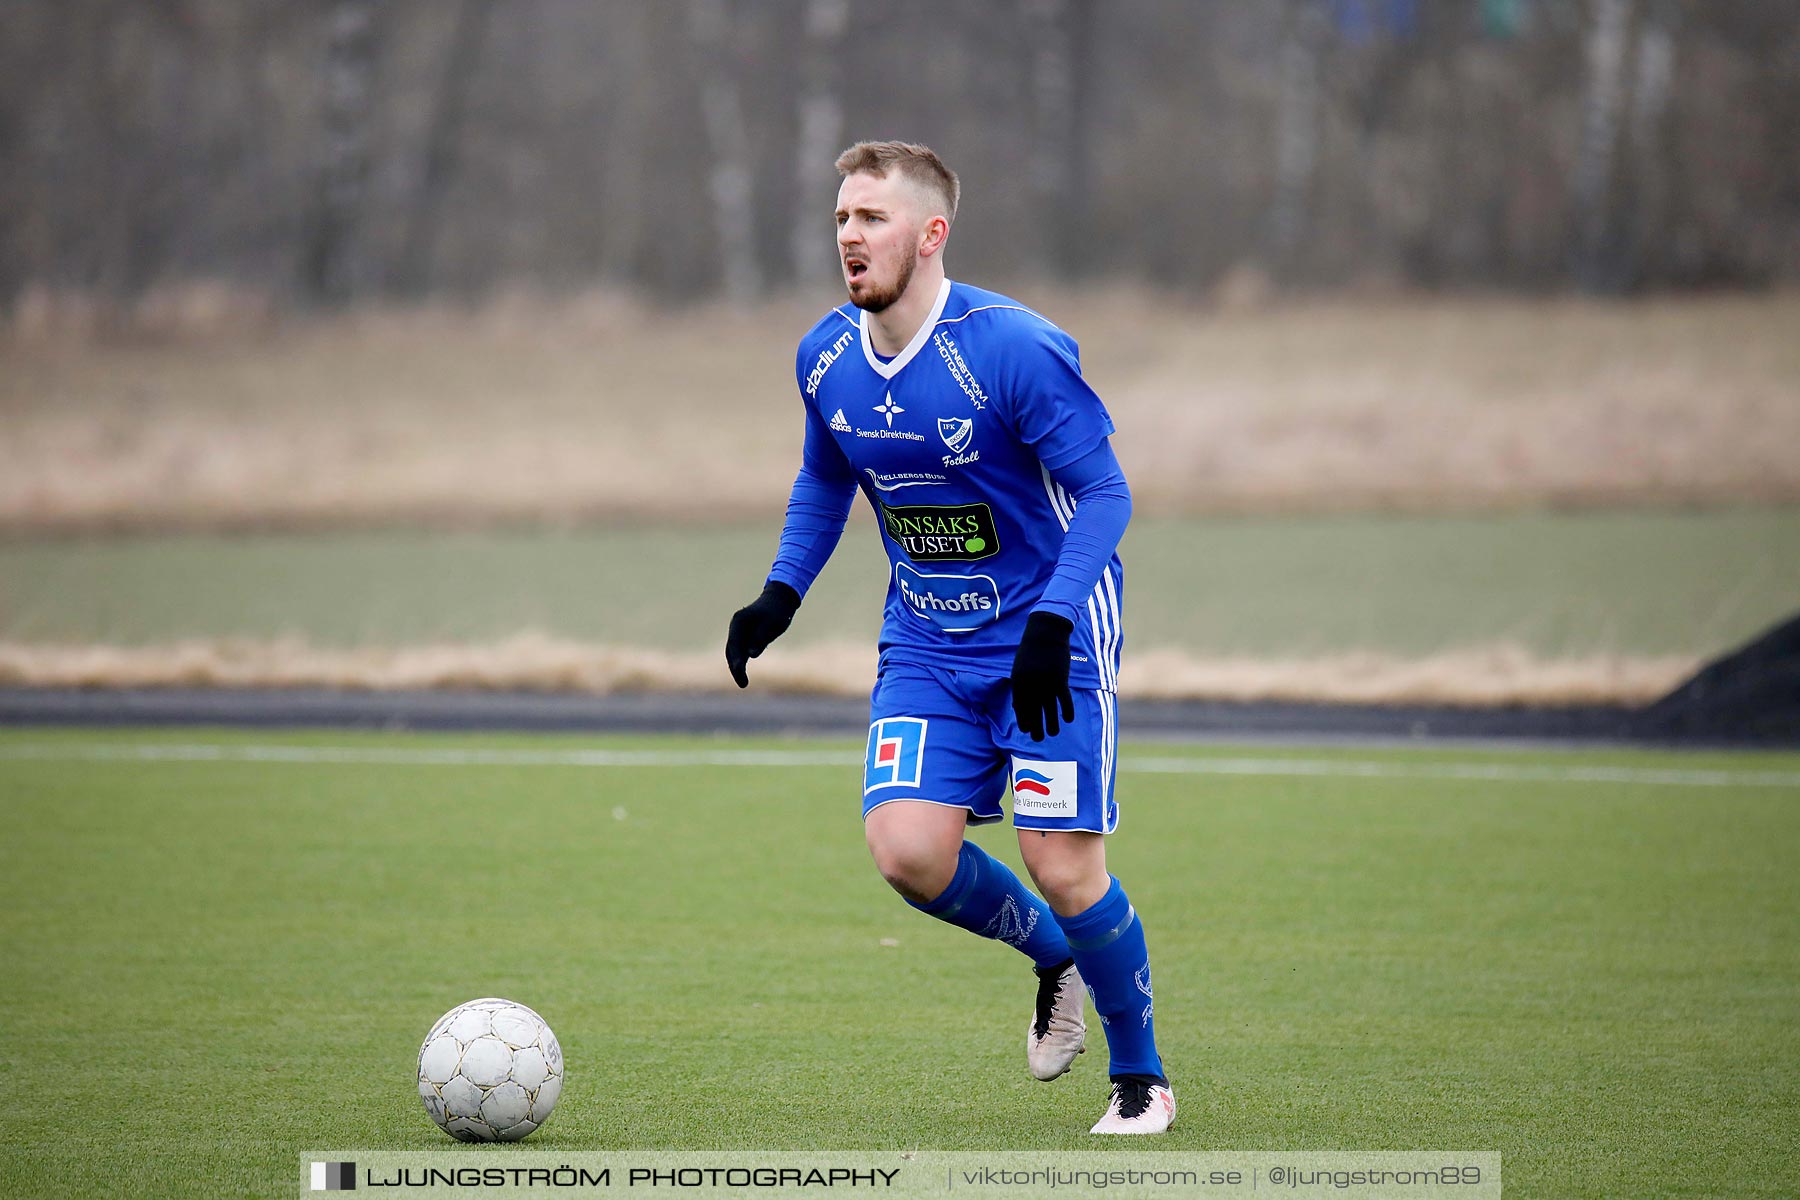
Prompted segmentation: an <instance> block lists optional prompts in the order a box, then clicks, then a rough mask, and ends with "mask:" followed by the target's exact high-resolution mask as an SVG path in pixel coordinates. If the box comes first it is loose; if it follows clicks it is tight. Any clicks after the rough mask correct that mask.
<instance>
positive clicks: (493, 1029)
mask: <svg viewBox="0 0 1800 1200" xmlns="http://www.w3.org/2000/svg"><path fill="white" fill-rule="evenodd" d="M562 1083H563V1056H562V1047H561V1046H559V1045H557V1043H556V1035H555V1034H554V1033H551V1032H550V1026H548V1025H546V1024H545V1023H544V1018H542V1017H540V1016H538V1015H537V1014H536V1013H535V1012H532V1011H531V1010H530V1009H529V1008H526V1007H525V1006H524V1005H523V1004H514V1003H513V1002H512V1001H511V1000H501V999H498V998H495V997H491V996H490V997H487V998H486V999H482V1000H471V1001H469V1002H468V1003H467V1004H459V1005H457V1006H456V1007H455V1008H453V1009H451V1010H450V1011H449V1012H447V1013H445V1014H444V1015H443V1016H441V1017H439V1018H438V1022H437V1024H435V1025H433V1026H432V1027H431V1032H430V1033H428V1034H426V1035H425V1044H424V1045H423V1046H421V1047H419V1099H420V1100H422V1101H424V1102H425V1111H426V1112H428V1113H430V1114H431V1119H432V1120H433V1121H436V1122H437V1124H438V1128H440V1129H442V1130H443V1131H444V1132H445V1133H447V1134H449V1135H450V1136H451V1137H453V1138H456V1139H457V1140H458V1141H464V1142H516V1141H518V1140H519V1139H520V1138H522V1137H524V1136H525V1135H527V1134H529V1133H530V1132H531V1131H532V1130H534V1129H536V1128H537V1127H538V1126H539V1125H542V1124H543V1123H544V1118H546V1117H548V1116H549V1115H550V1110H551V1109H553V1108H555V1107H556V1098H557V1097H558V1096H560V1095H562Z"/></svg>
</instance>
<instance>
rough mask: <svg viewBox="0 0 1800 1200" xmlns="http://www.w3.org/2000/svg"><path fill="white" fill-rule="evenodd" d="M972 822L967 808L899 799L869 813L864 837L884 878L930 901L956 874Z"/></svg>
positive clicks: (864, 823)
mask: <svg viewBox="0 0 1800 1200" xmlns="http://www.w3.org/2000/svg"><path fill="white" fill-rule="evenodd" d="M968 823H969V814H968V811H967V810H966V809H962V808H954V807H951V806H949V805H945V804H926V803H923V802H921V801H918V800H896V801H893V802H892V803H888V804H883V805H881V806H880V807H878V808H876V809H874V810H873V811H871V812H870V813H869V815H868V817H867V818H866V819H865V820H864V821H863V836H864V838H865V839H866V840H867V842H868V844H869V854H870V856H871V857H872V858H874V860H875V866H876V869H877V870H879V871H880V872H881V874H882V876H883V878H885V879H887V880H888V882H889V883H891V884H893V885H894V886H896V887H904V888H905V889H906V890H907V891H909V892H912V893H916V894H917V895H918V897H919V898H921V899H926V900H929V899H931V898H932V897H934V896H937V895H939V894H940V893H942V892H943V890H944V889H945V888H947V887H949V886H950V881H951V880H952V879H954V878H955V877H956V863H957V856H958V855H959V854H960V853H961V851H962V843H963V832H964V830H965V829H967V827H968Z"/></svg>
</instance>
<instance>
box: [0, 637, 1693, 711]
mask: <svg viewBox="0 0 1800 1200" xmlns="http://www.w3.org/2000/svg"><path fill="white" fill-rule="evenodd" d="M1698 665H1699V663H1698V661H1697V660H1696V659H1693V658H1689V657H1684V656H1672V657H1658V658H1633V657H1623V656H1601V655H1596V656H1591V657H1586V658H1579V659H1544V658H1539V657H1536V656H1534V655H1532V654H1530V653H1529V652H1527V651H1524V650H1521V649H1519V648H1517V647H1512V646H1504V645H1494V646H1485V647H1475V648H1470V649H1466V650H1460V651H1455V652H1450V653H1443V654H1437V655H1432V656H1429V657H1426V658H1422V659H1404V658H1399V657H1395V656H1390V655H1382V654H1374V653H1353V654H1340V655H1333V656H1330V657H1324V658H1317V659H1289V660H1282V659H1274V660H1269V659H1252V658H1199V657H1196V656H1194V655H1192V654H1189V653H1188V652H1186V651H1180V650H1171V649H1165V650H1150V651H1147V652H1144V653H1140V654H1135V655H1133V656H1131V657H1130V658H1129V659H1128V660H1127V662H1126V664H1125V668H1124V670H1123V672H1122V673H1121V675H1120V679H1119V687H1120V692H1121V694H1123V695H1125V696H1128V697H1145V698H1158V699H1179V698H1201V699H1214V700H1245V701H1250V700H1294V701H1323V702H1341V703H1355V704H1466V705H1497V704H1536V705H1556V704H1594V703H1642V702H1646V701H1649V700H1653V699H1655V698H1656V697H1658V696H1660V695H1662V694H1663V693H1665V692H1667V691H1668V690H1669V689H1670V688H1672V687H1674V686H1675V685H1676V684H1677V683H1679V682H1680V681H1681V680H1682V679H1683V678H1685V677H1686V676H1687V675H1688V674H1689V673H1691V672H1692V671H1693V670H1694V669H1695V668H1696V667H1697V666H1698ZM874 669H875V654H874V650H873V648H872V647H870V646H868V645H851V644H844V643H839V644H827V645H813V646H792V647H777V648H775V649H772V650H770V652H769V653H768V654H767V655H765V656H764V657H763V658H762V659H759V660H757V661H756V662H754V663H752V664H751V665H750V674H751V680H752V685H753V687H755V688H757V689H761V690H763V691H766V692H778V693H786V692H805V693H821V692H822V693H827V694H837V695H853V696H861V695H866V694H867V693H868V689H869V681H870V680H871V679H872V678H873V675H874ZM0 686H13V687H21V686H23V687H93V688H125V687H225V688H231V687H327V688H351V689H359V690H361V689H369V690H410V689H432V688H445V689H471V690H509V691H517V690H523V691H561V692H594V693H606V692H623V691H645V690H648V691H730V690H734V689H733V685H732V684H731V682H730V679H729V676H728V675H727V674H726V671H725V665H724V662H723V660H722V658H721V657H720V656H719V655H718V654H715V653H710V652H708V653H679V652H670V651H660V650H649V649H640V648H635V647H626V646H598V645H589V644H584V643H579V642H570V641H564V640H559V639H554V638H548V637H543V636H538V635H522V636H518V637H514V638H509V639H506V640H504V641H501V642H495V643H491V644H488V645H474V646H461V645H437V646H413V647H397V648H391V649H388V648H383V649H355V650H328V649H321V648H318V647H314V646H309V645H307V644H305V643H304V642H299V641H293V640H286V641H279V640H278V641H242V640H201V641H188V642H180V643H174V644H169V645H162V646H146V647H120V646H74V645H67V646H58V645H37V644H23V643H7V642H0Z"/></svg>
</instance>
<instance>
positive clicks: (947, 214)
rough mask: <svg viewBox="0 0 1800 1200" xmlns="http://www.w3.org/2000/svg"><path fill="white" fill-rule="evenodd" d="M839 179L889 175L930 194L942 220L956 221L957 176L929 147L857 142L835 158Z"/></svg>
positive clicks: (911, 144) (896, 143) (960, 186)
mask: <svg viewBox="0 0 1800 1200" xmlns="http://www.w3.org/2000/svg"><path fill="white" fill-rule="evenodd" d="M837 171H838V174H839V175H842V176H844V177H845V178H846V179H848V178H849V177H850V176H852V175H873V176H875V177H876V178H877V179H885V178H887V175H888V172H889V171H898V172H899V173H900V175H901V176H902V177H903V178H905V179H908V180H911V181H912V182H913V183H916V184H918V185H919V186H920V187H923V188H925V189H926V190H928V191H930V192H932V193H933V194H934V195H936V196H937V198H938V199H939V200H942V201H943V202H944V219H945V220H947V221H952V222H953V221H955V220H956V202H957V201H958V200H960V199H962V183H961V182H960V181H959V180H958V179H957V178H956V172H955V171H952V170H951V169H950V168H949V167H946V166H945V165H944V160H943V159H941V158H939V157H938V156H937V152H936V151H934V150H932V148H931V147H930V146H921V145H919V144H918V143H917V142H858V143H856V145H854V146H852V147H850V148H849V149H848V150H846V151H844V152H843V153H842V154H840V155H838V157H837Z"/></svg>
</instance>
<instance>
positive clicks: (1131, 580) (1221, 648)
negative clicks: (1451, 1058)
mask: <svg viewBox="0 0 1800 1200" xmlns="http://www.w3.org/2000/svg"><path fill="white" fill-rule="evenodd" d="M776 534H777V523H776V522H773V521H770V522H765V523H762V524H753V525H727V526H684V525H667V524H653V523H647V524H644V525H639V526H618V527H611V528H598V529H587V530H578V531H564V532H557V531H525V530H515V531H497V532H487V533H477V532H468V533H455V532H433V531H418V530H390V531H381V532H367V533H339V534H311V535H298V534H271V535H264V536H249V535H245V536H223V537H221V536H200V535H195V536H159V537H138V538H116V539H110V538H92V539H85V538H84V539H73V540H66V541H39V542H34V541H0V641H22V642H75V643H89V642H115V643H126V644H142V643H155V642H163V641H169V640H172V639H177V638H190V637H255V638H268V637H277V636H282V635H288V634H294V635H298V636H300V637H303V638H305V639H307V640H308V641H311V642H313V643H316V644H319V645H331V646H339V645H372V646H394V645H411V644H418V643H421V642H434V641H483V640H491V639H496V638H502V637H505V636H507V635H509V634H513V633H517V632H519V631H520V630H525V629H534V630H540V631H543V632H545V633H549V634H553V635H557V636H561V637H568V638H574V639H578V640H581V641H587V642H601V643H612V644H618V645H629V646H655V647H663V648H668V649H676V650H691V649H696V648H705V649H709V650H710V649H712V648H714V646H715V644H716V643H717V642H718V641H719V640H720V639H722V638H723V637H724V628H725V622H726V620H727V618H728V616H729V614H730V613H731V612H732V611H733V610H734V609H736V608H737V607H738V606H739V605H741V604H744V603H746V602H747V601H748V600H749V599H750V598H751V597H753V596H754V595H755V594H756V591H757V589H758V588H759V587H760V586H761V583H762V579H763V576H764V575H765V574H767V572H768V568H769V561H770V559H771V558H772V557H773V555H774V552H775V541H776ZM1121 553H1122V555H1123V558H1124V562H1125V567H1126V606H1125V612H1126V635H1127V637H1128V639H1129V643H1130V645H1132V646H1135V647H1137V648H1139V649H1143V648H1146V647H1174V648H1180V649H1186V650H1188V651H1190V652H1193V653H1195V654H1200V655H1209V654H1210V655H1235V654H1245V655H1260V656H1270V655H1273V656H1276V657H1290V658H1291V657H1296V656H1300V657H1304V656H1309V655H1317V654H1329V653H1332V652H1337V651H1345V650H1376V651H1385V652H1388V653H1392V654H1397V655H1402V656H1415V655H1424V654H1430V653H1432V652H1435V651H1439V650H1444V649H1447V648H1456V647H1462V646H1468V645H1471V644H1486V643H1494V642H1512V643H1517V644H1519V645H1521V646H1524V647H1525V648H1527V649H1529V650H1533V651H1535V652H1537V653H1539V654H1540V655H1544V656H1547V657H1561V656H1580V655H1586V654H1622V655H1656V654H1700V655H1710V654H1714V653H1717V652H1719V651H1721V650H1724V649H1726V648H1728V647H1730V646H1732V645H1735V644H1737V643H1738V642H1741V641H1743V640H1744V639H1746V638H1748V637H1750V636H1752V635H1754V634H1755V633H1757V632H1759V631H1760V630H1762V629H1763V628H1765V627H1766V626H1768V625H1769V624H1771V623H1773V622H1774V621H1776V620H1778V619H1780V618H1782V617H1785V616H1787V615H1788V614H1790V613H1791V612H1792V611H1793V609H1794V606H1795V603H1796V601H1795V597H1796V596H1800V508H1792V507H1789V508H1774V509H1750V508H1744V509H1722V510H1715V511H1706V512H1589V513H1518V514H1499V515H1493V516H1438V517H1426V516H1417V517H1394V516H1382V515H1346V516H1339V517H1258V518H1237V519H1231V518H1214V519H1186V520H1184V519H1141V520H1138V521H1135V522H1134V523H1133V524H1132V527H1131V529H1130V531H1129V532H1128V533H1127V534H1126V539H1125V544H1124V546H1123V549H1122V551H1121ZM887 574H888V571H887V564H886V562H885V560H884V559H883V557H882V551H881V547H880V541H879V538H878V536H877V534H876V531H875V529H874V528H873V525H872V523H871V522H870V521H869V519H868V516H867V513H866V512H864V511H863V508H862V506H861V505H860V502H859V507H858V509H857V510H856V516H855V517H854V519H853V520H852V522H851V527H850V528H849V529H848V530H847V531H846V533H845V536H844V540H843V542H842V543H841V544H840V545H839V547H838V550H837V554H836V556H835V557H834V559H833V561H832V562H831V563H830V564H829V565H828V566H827V567H826V570H825V572H824V574H823V575H822V576H821V577H820V580H819V582H818V584H817V585H816V586H815V587H814V589H813V590H812V592H811V593H810V595H809V597H808V600H807V604H806V606H805V608H804V610H803V611H802V612H801V614H800V617H799V619H798V620H797V621H796V623H795V626H794V630H793V632H792V633H791V634H790V635H789V641H790V642H794V643H804V642H812V641H819V640H826V639H833V638H845V639H851V640H854V641H857V642H868V641H871V640H872V639H873V638H874V635H875V632H876V629H877V628H878V626H879V624H880V620H881V602H882V590H883V588H884V587H885V585H886V579H887Z"/></svg>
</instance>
